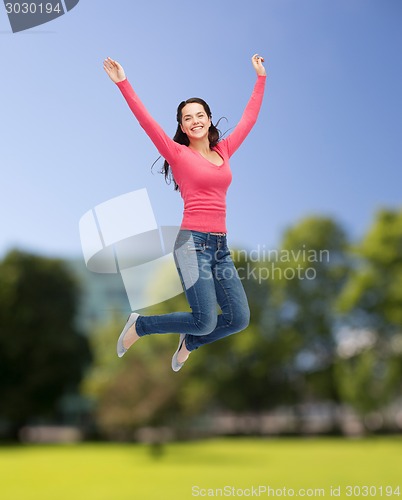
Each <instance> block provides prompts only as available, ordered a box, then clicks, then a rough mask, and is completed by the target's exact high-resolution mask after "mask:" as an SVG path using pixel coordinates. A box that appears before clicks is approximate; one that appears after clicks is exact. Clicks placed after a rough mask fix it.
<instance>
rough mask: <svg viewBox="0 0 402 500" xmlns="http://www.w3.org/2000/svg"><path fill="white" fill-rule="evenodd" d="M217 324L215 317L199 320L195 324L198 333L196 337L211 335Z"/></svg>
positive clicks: (216, 317)
mask: <svg viewBox="0 0 402 500" xmlns="http://www.w3.org/2000/svg"><path fill="white" fill-rule="evenodd" d="M217 322H218V316H217V315H211V316H207V317H205V318H201V319H199V320H198V321H197V322H196V325H197V329H198V333H197V335H208V334H210V333H212V332H213V331H214V330H215V328H216V324H217Z"/></svg>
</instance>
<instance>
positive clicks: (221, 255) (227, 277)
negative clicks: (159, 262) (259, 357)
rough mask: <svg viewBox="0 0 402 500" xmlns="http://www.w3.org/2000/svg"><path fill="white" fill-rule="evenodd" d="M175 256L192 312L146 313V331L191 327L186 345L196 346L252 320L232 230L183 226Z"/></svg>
mask: <svg viewBox="0 0 402 500" xmlns="http://www.w3.org/2000/svg"><path fill="white" fill-rule="evenodd" d="M174 259H175V263H176V267H177V271H178V273H179V276H180V280H181V283H182V285H183V289H184V292H185V294H186V297H187V300H188V303H189V305H190V308H191V310H192V312H174V313H169V314H161V315H154V316H142V315H141V316H139V317H138V318H137V322H136V330H137V333H138V335H139V336H140V337H142V336H144V335H151V334H154V333H185V334H186V337H185V342H186V347H187V349H188V350H189V351H194V350H195V349H198V347H200V346H202V345H204V344H210V343H211V342H215V341H216V340H219V339H222V338H223V337H227V336H228V335H231V334H233V333H237V332H240V331H241V330H244V329H245V328H246V327H247V326H248V324H249V321H250V309H249V306H248V302H247V297H246V294H245V292H244V288H243V285H242V283H241V280H240V278H239V275H238V274H237V270H236V268H235V266H234V263H233V261H232V257H231V255H230V251H229V248H228V246H227V240H226V235H216V234H213V233H203V232H199V231H192V230H187V229H181V230H180V231H179V233H178V235H177V238H176V242H175V246H174ZM217 305H219V307H220V309H221V314H218V308H217Z"/></svg>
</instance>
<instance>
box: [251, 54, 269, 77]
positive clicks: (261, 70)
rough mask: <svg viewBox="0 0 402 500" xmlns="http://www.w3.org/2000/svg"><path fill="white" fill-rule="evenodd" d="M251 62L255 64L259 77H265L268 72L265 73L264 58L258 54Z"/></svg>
mask: <svg viewBox="0 0 402 500" xmlns="http://www.w3.org/2000/svg"><path fill="white" fill-rule="evenodd" d="M251 62H252V63H253V66H254V69H255V71H256V73H257V75H258V76H265V75H266V74H267V72H266V71H265V68H264V66H263V65H262V63H263V62H264V58H263V57H261V56H259V55H258V54H254V55H253V57H252V58H251Z"/></svg>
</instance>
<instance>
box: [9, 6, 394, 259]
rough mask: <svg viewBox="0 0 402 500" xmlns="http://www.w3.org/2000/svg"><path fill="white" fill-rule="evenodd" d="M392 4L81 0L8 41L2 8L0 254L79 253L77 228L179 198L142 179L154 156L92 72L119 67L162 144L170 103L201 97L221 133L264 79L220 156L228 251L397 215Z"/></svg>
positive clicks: (175, 204) (172, 217) (170, 209)
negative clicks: (110, 207)
mask: <svg viewBox="0 0 402 500" xmlns="http://www.w3.org/2000/svg"><path fill="white" fill-rule="evenodd" d="M401 24H402V3H401V2H400V1H399V0H377V1H374V0H353V1H351V0H337V1H333V0H250V1H248V2H244V1H238V0H214V1H211V0H204V1H203V2H188V1H186V2H185V1H177V0H172V1H169V2H166V1H152V0H150V1H148V2H134V1H132V0H113V2H111V1H110V2H100V1H95V0H92V1H90V0H80V2H79V4H78V5H77V6H76V7H75V8H74V9H73V10H71V11H70V12H69V13H68V14H66V15H64V16H62V17H60V18H58V19H56V20H54V21H52V22H51V23H47V24H44V25H42V26H39V27H37V28H35V29H31V30H28V31H25V32H21V33H15V34H13V33H12V32H11V29H10V25H9V23H8V19H7V16H6V12H5V9H4V8H3V7H2V6H0V43H1V46H2V49H1V52H2V77H1V81H0V86H1V96H0V103H1V108H0V109H1V117H2V120H1V124H0V127H1V140H2V148H1V179H2V181H1V197H0V204H1V207H0V208H1V218H0V255H4V253H5V252H6V251H7V250H9V249H10V248H13V247H20V248H24V249H27V250H32V251H35V252H40V253H44V254H48V255H57V256H65V257H69V256H77V255H80V254H81V246H80V239H79V232H78V221H79V219H80V217H81V216H82V215H83V214H84V213H85V212H86V211H87V210H89V209H91V208H92V207H94V206H95V205H98V204H99V203H102V202H105V201H107V200H109V199H111V198H113V197H116V196H119V195H121V194H124V193H127V192H129V191H133V190H136V189H141V188H144V187H145V188H147V190H148V194H149V196H150V199H151V203H152V205H153V208H154V212H155V216H156V219H157V221H158V223H159V224H160V225H179V224H180V221H181V215H182V201H181V198H180V195H179V194H177V193H176V192H174V191H173V189H172V186H167V185H166V184H165V182H164V179H163V176H162V175H160V174H158V173H157V170H158V168H159V167H160V166H161V163H159V164H158V165H157V166H156V167H154V173H153V174H152V173H151V171H150V167H151V165H152V163H153V161H154V160H155V159H156V158H157V157H158V154H157V151H156V149H155V148H154V146H153V145H152V143H151V142H150V140H149V139H148V138H147V136H146V135H145V134H144V132H143V131H142V129H141V128H140V127H139V126H138V124H137V123H136V121H135V118H134V116H133V115H132V114H131V111H130V110H129V109H128V107H127V106H126V104H125V102H124V100H123V98H122V96H121V94H120V93H119V91H118V89H117V88H116V87H115V86H114V85H113V83H112V82H111V81H110V80H109V78H108V77H107V75H106V73H104V71H103V68H102V61H103V59H104V58H105V57H106V56H111V57H112V58H115V59H117V60H118V61H119V62H120V63H121V64H122V65H123V66H124V68H125V70H126V73H127V76H128V78H129V79H130V81H131V83H132V85H133V87H134V88H135V89H136V91H137V93H138V94H139V96H140V97H141V99H142V100H143V102H144V103H145V104H146V106H147V107H148V109H149V111H150V112H151V113H152V114H153V116H154V117H155V118H156V119H157V120H158V121H159V123H160V124H161V125H162V126H163V127H164V129H165V130H166V132H167V133H168V134H170V135H173V134H174V131H175V113H176V107H177V104H178V103H179V102H180V101H181V100H183V99H186V98H188V97H191V96H200V97H203V98H204V99H206V100H207V101H208V102H209V104H210V106H211V109H212V113H213V118H214V119H218V118H219V117H221V116H226V117H227V118H228V122H227V123H226V122H224V121H223V122H222V123H221V128H222V130H223V131H225V130H226V129H227V128H229V127H233V126H235V124H236V123H237V121H238V120H239V118H240V116H241V113H242V111H243V109H244V106H245V104H246V102H247V100H248V98H249V95H250V93H251V90H252V87H253V85H254V81H255V73H254V70H253V68H252V66H251V62H250V58H251V56H252V55H253V54H254V53H256V52H258V53H260V54H262V55H264V57H265V60H266V63H265V65H266V68H267V72H268V81H267V88H266V95H265V101H264V103H263V108H262V111H261V115H260V118H259V121H258V123H257V125H256V127H255V129H254V130H253V131H252V133H251V134H250V136H249V137H248V138H247V140H246V141H245V143H244V144H243V145H242V147H241V149H240V150H239V151H238V152H237V153H236V154H235V156H234V157H233V158H232V162H231V166H232V171H233V183H232V186H231V187H230V190H229V193H228V198H227V203H228V218H227V221H228V230H229V241H230V243H231V244H232V245H240V246H243V247H246V248H247V247H248V248H255V247H256V246H257V245H266V246H267V247H275V246H276V245H278V244H279V241H280V238H281V234H282V232H283V230H284V229H285V228H286V227H288V226H289V225H292V224H295V223H296V222H297V221H298V220H300V219H301V218H303V217H305V216H307V215H311V214H318V215H325V216H331V217H334V218H335V219H336V220H338V221H339V223H340V224H342V225H343V226H344V228H345V230H346V231H347V232H348V233H349V234H350V236H351V237H352V238H359V237H360V236H361V235H363V234H364V232H365V231H366V230H367V228H368V227H369V225H370V223H371V221H372V219H373V216H374V214H375V211H376V210H377V209H378V208H380V207H390V208H395V209H400V207H401V186H402V168H401V167H402V161H401V159H402V158H401V156H402V153H401V138H402V109H401V108H402V65H401V53H402V30H401V29H400V26H401Z"/></svg>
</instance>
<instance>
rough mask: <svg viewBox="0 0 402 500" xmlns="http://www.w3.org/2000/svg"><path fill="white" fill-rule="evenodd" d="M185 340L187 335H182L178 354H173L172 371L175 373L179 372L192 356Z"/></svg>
mask: <svg viewBox="0 0 402 500" xmlns="http://www.w3.org/2000/svg"><path fill="white" fill-rule="evenodd" d="M185 338H186V334H185V333H181V334H180V339H179V346H178V348H177V350H176V352H175V353H174V354H173V358H172V370H173V371H174V372H178V371H179V370H180V368H181V367H182V366H183V365H184V363H185V362H186V361H187V358H188V357H189V355H190V351H189V350H188V349H187V347H186V342H185Z"/></svg>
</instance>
